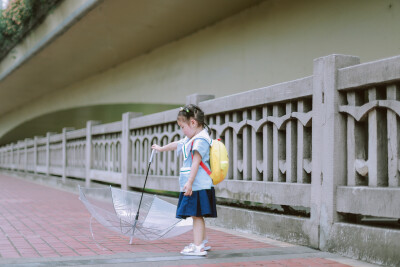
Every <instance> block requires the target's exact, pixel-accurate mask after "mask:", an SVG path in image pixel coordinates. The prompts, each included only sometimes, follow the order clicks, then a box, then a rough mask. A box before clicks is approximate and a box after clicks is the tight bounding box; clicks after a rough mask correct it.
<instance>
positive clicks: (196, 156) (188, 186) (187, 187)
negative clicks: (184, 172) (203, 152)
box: [183, 151, 201, 196]
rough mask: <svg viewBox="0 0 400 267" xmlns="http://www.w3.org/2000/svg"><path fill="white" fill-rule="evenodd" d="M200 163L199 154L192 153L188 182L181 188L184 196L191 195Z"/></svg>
mask: <svg viewBox="0 0 400 267" xmlns="http://www.w3.org/2000/svg"><path fill="white" fill-rule="evenodd" d="M200 162H201V156H200V154H199V152H197V151H194V155H193V161H192V167H191V168H190V176H189V180H188V181H187V182H186V184H185V186H184V187H183V191H184V192H185V194H184V195H185V196H191V195H192V185H193V182H194V179H195V178H196V175H197V171H198V170H199V166H200Z"/></svg>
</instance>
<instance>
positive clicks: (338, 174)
mask: <svg viewBox="0 0 400 267" xmlns="http://www.w3.org/2000/svg"><path fill="white" fill-rule="evenodd" d="M359 62H360V60H359V58H358V57H354V56H346V55H330V56H326V57H321V58H317V59H315V60H314V75H313V77H314V81H313V119H312V178H311V218H310V222H311V224H310V227H311V228H310V244H311V245H312V246H313V247H319V248H320V249H321V250H325V249H326V248H327V241H329V238H330V231H331V228H332V225H333V224H334V223H335V222H337V221H338V214H337V212H336V188H337V186H339V185H344V184H345V181H346V174H347V170H346V168H345V166H346V136H347V133H346V118H345V116H343V115H341V114H340V113H339V112H338V109H339V105H341V104H343V101H344V99H342V98H344V97H343V96H341V95H340V94H339V92H338V91H337V89H336V88H337V71H338V69H340V68H344V67H347V66H352V65H356V64H359ZM322 155H323V156H322ZM318 229H319V230H318Z"/></svg>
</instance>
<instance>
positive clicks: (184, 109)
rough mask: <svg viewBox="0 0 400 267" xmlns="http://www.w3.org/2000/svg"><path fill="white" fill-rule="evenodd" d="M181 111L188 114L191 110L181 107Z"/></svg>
mask: <svg viewBox="0 0 400 267" xmlns="http://www.w3.org/2000/svg"><path fill="white" fill-rule="evenodd" d="M179 111H186V112H187V113H189V109H188V108H184V107H181V108H180V110H179Z"/></svg>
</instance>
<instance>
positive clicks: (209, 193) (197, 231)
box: [152, 105, 217, 256]
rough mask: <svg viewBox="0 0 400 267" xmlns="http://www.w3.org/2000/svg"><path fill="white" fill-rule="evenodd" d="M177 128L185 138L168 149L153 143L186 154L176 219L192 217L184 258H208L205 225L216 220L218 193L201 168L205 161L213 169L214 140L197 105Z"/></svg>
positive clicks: (187, 110)
mask: <svg viewBox="0 0 400 267" xmlns="http://www.w3.org/2000/svg"><path fill="white" fill-rule="evenodd" d="M177 122H178V125H179V126H180V127H181V129H182V131H183V134H184V135H185V136H186V137H185V138H184V139H182V140H179V141H175V142H172V143H169V144H167V145H165V146H162V147H161V146H159V145H156V144H154V145H153V146H152V149H155V150H157V151H170V150H175V149H177V154H179V153H180V152H181V151H182V153H183V159H184V161H183V166H182V168H181V170H180V175H179V185H180V194H179V201H178V207H177V210H176V217H177V218H183V219H186V218H187V217H192V218H193V240H194V241H193V243H191V244H190V245H189V246H186V247H185V248H184V249H183V250H182V251H181V253H182V254H183V255H196V256H204V255H207V251H206V250H209V249H210V248H211V247H205V244H206V243H207V242H208V241H207V240H206V238H205V237H206V226H205V223H204V217H213V218H215V217H217V209H216V201H215V191H214V187H213V186H212V180H211V177H210V176H209V175H208V174H207V173H206V171H205V170H204V169H203V168H202V167H201V166H200V162H203V163H204V164H205V165H206V166H207V167H208V168H209V169H210V146H211V142H212V140H211V138H210V135H209V133H208V131H207V130H206V129H205V128H206V127H207V128H208V126H207V125H206V124H205V122H204V112H203V111H202V110H201V109H200V108H199V107H198V106H196V105H186V106H184V107H182V108H181V109H180V111H179V113H178V118H177Z"/></svg>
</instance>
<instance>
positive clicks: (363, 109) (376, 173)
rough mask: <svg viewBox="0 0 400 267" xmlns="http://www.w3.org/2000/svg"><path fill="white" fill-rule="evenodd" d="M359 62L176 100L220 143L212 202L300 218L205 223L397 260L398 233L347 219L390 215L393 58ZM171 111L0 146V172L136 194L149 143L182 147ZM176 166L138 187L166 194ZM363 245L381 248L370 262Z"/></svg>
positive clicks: (395, 142) (394, 169)
mask: <svg viewBox="0 0 400 267" xmlns="http://www.w3.org/2000/svg"><path fill="white" fill-rule="evenodd" d="M359 62H360V61H359V58H357V57H353V56H345V55H330V56H326V57H322V58H318V59H316V60H315V61H314V72H313V75H312V76H309V77H305V78H302V79H298V80H294V81H290V82H286V83H281V84H277V85H272V86H268V87H264V88H260V89H255V90H250V91H247V92H243V93H240V94H235V95H230V96H226V97H221V98H217V99H213V96H210V95H198V94H196V95H190V96H188V97H187V103H195V104H198V105H199V106H200V107H201V108H202V109H203V110H204V111H205V113H206V117H207V122H208V125H209V126H210V128H211V130H212V136H213V138H221V139H222V141H224V143H225V145H226V147H227V150H228V153H229V158H230V167H229V172H228V175H227V178H226V180H225V181H224V182H223V183H221V184H219V185H218V186H216V187H215V189H216V192H217V196H218V197H219V198H220V199H225V200H229V201H231V202H240V203H244V202H246V201H248V202H252V203H256V204H257V205H264V206H265V205H270V204H273V205H281V206H282V207H287V206H290V207H292V208H294V209H298V208H300V209H303V210H306V211H308V212H309V217H308V216H304V217H296V216H291V214H274V213H260V212H249V211H246V210H232V211H230V212H226V209H225V210H221V213H220V217H219V218H218V220H215V221H214V222H212V223H214V224H216V225H218V224H220V225H224V226H225V227H232V228H236V229H243V230H251V231H253V232H256V233H259V234H267V235H270V236H273V237H276V238H280V239H283V240H286V241H291V242H297V243H300V244H306V245H309V246H312V247H317V248H320V249H322V250H328V251H336V252H340V253H343V254H346V255H348V256H352V257H358V258H360V259H363V260H369V261H375V262H377V261H380V263H384V264H388V265H393V266H395V265H396V264H398V263H399V260H398V258H396V253H395V252H394V251H397V250H398V248H399V246H400V245H399V241H398V240H400V239H399V237H400V231H399V230H397V229H389V228H388V229H387V230H386V231H388V232H389V231H390V234H391V236H392V237H389V236H386V237H385V238H382V239H380V240H379V239H374V240H369V239H368V238H367V237H368V236H379V235H380V234H382V233H384V232H385V230H384V229H382V228H378V227H366V226H363V225H362V224H358V222H359V220H356V221H354V220H353V221H349V220H348V218H349V217H350V218H351V217H352V216H353V217H354V216H355V215H357V216H359V218H360V217H362V216H376V217H380V218H381V219H382V220H384V219H387V218H389V219H391V220H397V219H398V218H399V217H400V210H399V208H398V203H399V202H400V188H399V186H400V178H399V176H400V174H399V169H400V163H399V159H400V134H399V131H400V123H399V116H400V87H399V83H400V71H399V66H400V57H394V58H389V59H384V60H379V61H376V62H370V63H366V64H359ZM177 113H178V109H173V110H169V111H165V112H161V113H156V114H151V115H147V116H141V115H140V114H136V113H131V112H129V113H125V114H123V116H122V120H121V121H119V122H114V123H108V124H100V122H95V121H89V122H87V127H86V128H85V129H78V130H74V129H68V128H64V129H63V131H62V133H60V134H53V133H48V134H47V135H46V137H34V138H33V139H26V140H24V141H20V142H17V143H13V144H8V145H5V146H3V147H1V148H0V167H1V168H3V169H9V170H16V171H25V172H32V173H42V174H47V175H55V176H60V177H61V179H63V181H65V179H66V177H75V178H80V179H84V180H85V181H86V185H87V186H90V184H91V181H101V182H105V183H112V184H115V185H120V186H121V187H122V188H123V189H129V188H132V187H137V188H141V187H142V185H143V183H144V179H145V174H146V169H147V166H148V160H149V157H150V153H151V149H150V148H151V145H152V144H153V143H158V144H160V145H165V144H167V143H169V142H173V141H176V140H179V139H181V138H183V134H182V132H181V130H180V129H179V127H178V125H177V123H176V116H177ZM181 163H182V162H181V159H179V158H177V157H176V155H175V152H174V151H173V152H164V153H158V154H157V155H156V157H155V158H154V161H153V163H152V165H151V169H150V174H149V179H148V182H147V188H150V189H156V190H165V191H178V190H179V188H178V181H177V180H178V175H179V168H180V166H181ZM55 179H56V178H55ZM230 209H231V208H230ZM249 214H251V216H249ZM292 215H293V214H292ZM243 216H248V217H246V218H243ZM353 232H354V234H353ZM343 233H346V235H344V234H343ZM393 244H395V245H393ZM374 247H380V248H382V249H380V250H379V253H380V254H378V252H376V251H375V250H373V248H374ZM349 251H352V252H351V253H355V254H352V255H350V254H349ZM382 251H386V254H385V253H383V252H382ZM382 253H383V254H382ZM377 259H379V260H377Z"/></svg>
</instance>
